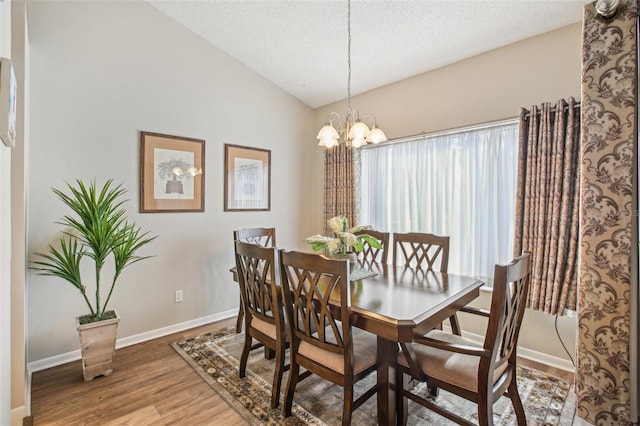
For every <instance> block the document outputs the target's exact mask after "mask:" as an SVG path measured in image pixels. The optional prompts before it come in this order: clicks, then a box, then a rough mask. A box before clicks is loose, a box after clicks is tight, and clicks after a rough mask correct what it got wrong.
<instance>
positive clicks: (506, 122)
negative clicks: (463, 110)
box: [360, 117, 519, 149]
mask: <svg viewBox="0 0 640 426" xmlns="http://www.w3.org/2000/svg"><path fill="white" fill-rule="evenodd" d="M518 121H519V118H518V117H512V118H506V119H503V120H499V121H489V122H486V123H480V124H474V125H472V126H466V127H455V128H452V129H447V130H439V131H437V132H431V133H427V132H422V133H417V134H415V135H409V136H401V137H399V138H393V139H389V140H387V141H386V142H381V143H379V144H377V145H370V144H367V145H364V146H363V147H361V148H360V149H368V148H375V147H376V146H381V145H389V144H394V143H400V142H408V141H413V140H417V139H429V138H436V137H439V136H448V135H453V134H456V133H464V132H472V131H474V130H482V129H490V128H491V127H499V126H506V125H509V124H516V123H518Z"/></svg>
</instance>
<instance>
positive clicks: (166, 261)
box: [27, 1, 321, 363]
mask: <svg viewBox="0 0 640 426" xmlns="http://www.w3.org/2000/svg"><path fill="white" fill-rule="evenodd" d="M27 12H28V18H29V39H30V45H31V66H30V76H31V94H32V95H31V118H30V123H31V127H30V132H31V135H30V150H29V155H28V161H29V163H30V164H29V170H30V173H29V175H28V179H29V191H28V204H29V212H28V240H27V252H28V253H29V254H30V255H31V253H33V252H34V251H42V250H44V249H46V247H47V245H48V244H50V243H52V242H53V241H55V240H57V239H58V238H59V235H60V234H59V232H60V230H61V227H60V226H59V225H56V224H55V223H54V221H56V220H58V218H59V217H60V216H61V215H63V214H65V213H67V212H66V211H65V209H64V207H63V205H62V203H61V202H59V201H58V200H57V199H56V198H55V196H54V195H53V194H52V192H51V187H55V188H63V187H64V181H65V180H68V181H73V180H74V179H76V178H81V179H84V180H91V179H96V181H97V182H98V183H102V182H104V181H105V180H106V179H107V178H113V179H114V180H115V181H116V182H117V183H120V182H122V183H123V185H124V188H125V189H126V190H127V191H128V193H127V198H129V199H130V201H129V202H128V203H126V205H125V207H126V209H127V211H128V213H129V215H130V218H131V219H132V220H134V221H136V222H137V223H138V224H139V225H141V226H142V228H143V229H145V230H149V231H150V232H151V233H152V234H155V235H159V238H158V239H157V240H156V241H154V242H153V244H152V245H151V246H149V247H148V248H145V250H144V253H141V254H144V255H154V257H153V258H151V259H149V260H145V261H144V262H140V263H137V264H135V265H133V266H132V267H130V268H129V269H127V270H126V271H125V272H124V273H123V275H122V276H121V278H120V282H119V284H118V287H117V288H116V290H115V292H114V295H113V297H112V299H111V303H110V306H111V307H112V308H116V309H117V310H118V312H119V314H120V315H121V316H122V318H123V319H122V321H121V323H120V327H119V330H118V338H119V339H121V340H122V339H125V340H126V339H127V338H130V337H132V336H140V335H145V333H153V332H154V331H155V330H160V329H164V328H167V327H181V326H182V327H185V326H187V325H189V324H193V322H194V321H199V320H201V319H208V318H213V317H215V316H216V315H219V314H225V313H226V314H227V315H230V314H233V311H234V310H237V308H238V300H239V293H238V290H237V286H236V285H235V284H234V283H233V281H232V280H231V274H230V273H229V268H230V267H231V266H232V265H233V263H234V260H233V250H232V235H233V230H234V229H239V228H244V227H249V226H274V227H276V228H277V229H278V242H279V243H280V244H282V245H283V246H284V247H291V248H302V247H303V246H304V243H303V242H302V240H303V238H304V237H305V236H307V235H311V234H312V233H314V232H315V228H314V227H313V223H312V222H311V221H310V220H309V216H308V214H307V209H306V206H307V205H308V204H309V203H310V202H311V199H312V198H313V197H314V191H315V190H316V189H315V188H314V187H313V185H312V184H313V182H312V181H311V179H310V178H309V175H308V173H306V168H305V162H304V161H301V159H308V158H313V156H314V155H315V156H317V157H320V156H321V153H318V152H317V151H315V150H314V149H313V143H312V139H313V136H309V135H312V133H313V131H314V123H313V111H312V110H311V109H310V108H308V107H307V106H305V105H304V104H302V103H301V102H299V101H298V100H296V99H295V98H293V97H292V96H290V95H288V94H285V93H284V92H283V91H282V90H280V89H279V88H277V87H276V86H275V85H273V84H271V83H269V82H267V81H266V80H264V79H263V78H262V77H260V76H259V75H258V74H256V73H255V72H253V71H251V70H249V69H247V68H246V67H245V66H243V65H241V64H240V63H238V62H237V61H235V60H234V59H232V58H230V57H229V56H228V55H226V54H224V53H223V52H221V51H220V50H218V49H216V48H214V47H212V46H211V45H210V44H209V43H207V42H205V41H204V40H202V39H201V38H199V37H197V36H196V35H194V34H193V33H191V32H189V31H188V30H186V29H185V28H184V27H182V26H181V25H179V24H178V23H176V22H175V21H172V20H171V19H169V18H168V17H166V16H165V15H163V14H162V13H161V12H159V11H158V10H157V9H155V8H153V7H152V6H150V5H149V4H147V3H146V2H140V1H138V2H103V1H91V2H66V1H65V2H62V1H53V2H28V3H27ZM140 131H150V132H158V133H165V134H170V135H178V136H185V137H191V138H199V139H204V140H205V141H206V155H205V212H204V213H151V214H149V213H147V214H140V213H139V212H138V211H139V210H138V199H139V179H138V176H139V169H138V163H139V138H140V136H139V134H140ZM306 142H308V143H306ZM226 143H228V144H237V145H244V146H252V147H257V148H266V149H269V150H271V162H272V163H271V164H272V193H271V196H272V199H271V211H269V212H224V211H223V168H222V166H223V155H224V148H223V146H224V144H226ZM318 191H319V192H320V191H321V187H320V189H319V190H318ZM107 269H109V266H107ZM83 271H84V272H85V273H86V274H87V278H89V277H91V271H90V270H89V268H87V269H86V270H83ZM177 289H182V290H183V294H184V301H183V302H182V303H174V301H173V296H174V291H175V290H177ZM27 290H28V291H27V296H28V297H27V314H28V334H27V336H28V359H29V362H30V363H32V362H39V361H42V360H53V361H56V360H57V361H64V360H65V359H66V358H64V356H65V354H68V353H70V352H73V351H77V350H78V349H79V343H78V336H77V332H76V330H75V324H74V317H75V316H76V315H79V314H84V313H86V311H87V309H86V308H85V306H84V304H83V301H82V298H81V296H80V294H79V293H78V292H77V291H76V290H75V289H74V288H73V287H72V286H71V285H69V284H68V283H65V282H63V281H61V280H58V279H55V278H52V277H43V276H39V275H36V274H34V273H33V271H29V273H28V275H27ZM56 357H58V358H56ZM60 357H62V358H60ZM53 361H52V362H53Z"/></svg>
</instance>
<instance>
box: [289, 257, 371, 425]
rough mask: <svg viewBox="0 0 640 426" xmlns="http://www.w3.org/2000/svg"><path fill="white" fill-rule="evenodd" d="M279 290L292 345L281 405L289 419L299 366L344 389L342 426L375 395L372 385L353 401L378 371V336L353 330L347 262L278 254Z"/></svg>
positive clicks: (348, 422)
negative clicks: (361, 383) (356, 390)
mask: <svg viewBox="0 0 640 426" xmlns="http://www.w3.org/2000/svg"><path fill="white" fill-rule="evenodd" d="M279 258H280V272H281V277H282V279H281V285H282V293H283V296H284V297H283V298H284V307H285V313H286V316H287V324H288V325H289V333H290V336H291V346H290V350H289V356H290V363H291V367H290V371H289V380H288V382H287V389H286V397H285V403H284V413H285V416H287V417H288V416H290V415H291V409H292V404H293V396H294V393H295V390H296V383H297V382H298V375H299V374H300V367H303V368H304V369H305V370H307V371H308V372H311V373H313V374H316V375H318V376H320V377H322V378H324V379H326V380H329V381H331V382H332V383H335V384H337V385H340V386H342V387H343V389H344V398H343V400H344V405H343V409H342V424H343V425H349V424H350V423H351V415H352V413H353V411H354V410H355V409H357V408H358V407H359V406H360V405H362V403H364V402H365V401H366V400H367V399H369V398H370V397H371V396H373V395H375V394H376V393H377V385H375V384H374V385H373V386H372V387H370V388H369V389H367V390H366V391H364V392H363V393H362V394H361V395H360V396H359V397H358V398H357V399H355V400H354V398H355V395H354V383H357V382H358V381H359V380H361V379H363V378H365V377H366V376H367V375H369V373H371V372H373V371H375V369H376V344H377V339H376V336H375V335H373V334H371V333H369V332H366V331H364V330H360V329H357V328H355V327H352V323H351V321H352V318H351V307H350V305H351V303H350V288H349V287H350V281H349V262H348V261H347V260H334V259H329V258H326V257H324V256H322V255H319V254H308V253H300V252H295V251H289V252H285V251H284V250H281V251H280V255H279Z"/></svg>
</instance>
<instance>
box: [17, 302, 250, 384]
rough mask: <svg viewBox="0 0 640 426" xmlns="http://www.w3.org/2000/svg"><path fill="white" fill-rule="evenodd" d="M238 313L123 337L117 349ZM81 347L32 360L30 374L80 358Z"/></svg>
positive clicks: (117, 342)
mask: <svg viewBox="0 0 640 426" xmlns="http://www.w3.org/2000/svg"><path fill="white" fill-rule="evenodd" d="M237 314H238V309H231V310H228V311H225V312H220V313H217V314H213V315H208V316H206V317H202V318H196V319H194V320H190V321H185V322H181V323H178V324H172V325H170V326H168V327H163V328H159V329H156V330H151V331H147V332H144V333H140V334H136V335H133V336H127V337H123V338H122V339H118V340H117V341H116V349H120V348H125V347H127V346H131V345H135V344H138V343H142V342H146V341H148V340H152V339H156V338H158V337H163V336H166V335H169V334H173V333H178V332H180V331H183V330H187V329H189V328H194V327H199V326H201V325H204V324H209V323H212V322H215V321H220V320H223V319H227V318H231V317H234V316H236V315H237ZM80 356H81V354H80V349H78V350H75V351H71V352H67V353H64V354H60V355H55V356H52V357H48V358H44V359H40V360H38V361H34V362H30V363H29V364H28V365H27V371H28V372H29V376H30V375H31V373H34V372H36V371H40V370H44V369H46V368H51V367H55V366H57V365H61V364H66V363H67V362H71V361H76V360H78V359H80Z"/></svg>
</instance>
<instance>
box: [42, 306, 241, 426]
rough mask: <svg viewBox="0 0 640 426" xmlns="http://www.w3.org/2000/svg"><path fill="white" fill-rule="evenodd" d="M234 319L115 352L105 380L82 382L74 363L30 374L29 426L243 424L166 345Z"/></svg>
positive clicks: (228, 323)
mask: <svg viewBox="0 0 640 426" xmlns="http://www.w3.org/2000/svg"><path fill="white" fill-rule="evenodd" d="M234 324H235V318H231V319H227V320H224V321H220V322H217V323H212V324H208V325H204V326H201V327H197V328H193V329H189V330H185V331H183V332H180V333H176V334H171V335H169V336H164V337H161V338H158V339H154V340H150V341H147V342H144V343H140V344H137V345H133V346H129V347H126V348H122V349H118V351H117V352H116V368H115V370H114V372H113V374H112V375H111V376H108V377H98V378H96V379H94V380H93V381H91V382H87V383H85V382H84V380H83V377H82V366H81V363H80V361H74V362H70V363H67V364H64V365H60V366H57V367H53V368H49V369H47V370H42V371H38V372H36V373H34V374H33V377H32V387H31V415H32V418H31V422H32V424H33V425H64V426H69V425H86V426H89V425H100V426H104V425H123V424H128V425H136V426H142V425H178V424H179V425H211V424H220V425H246V424H247V423H246V422H245V421H244V420H243V419H242V417H240V416H239V415H238V413H237V412H236V411H234V410H233V409H232V408H231V407H230V406H229V405H228V404H227V403H226V402H224V400H223V399H222V398H220V396H218V394H217V393H216V392H215V391H214V390H213V389H211V387H209V385H208V384H206V383H205V382H204V380H202V379H201V378H200V376H198V375H197V374H196V373H195V372H194V371H193V369H192V368H191V367H190V366H189V365H187V363H186V362H184V360H182V358H180V356H178V355H177V354H176V352H175V351H174V350H173V349H172V348H171V347H170V346H169V343H171V342H174V341H176V340H179V339H180V338H182V337H190V336H194V335H197V334H200V333H203V332H205V331H207V330H215V329H218V328H221V327H224V326H230V325H234Z"/></svg>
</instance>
